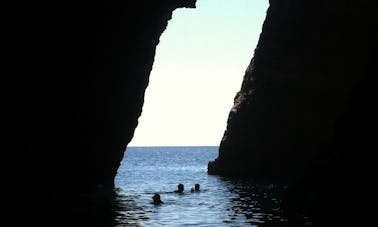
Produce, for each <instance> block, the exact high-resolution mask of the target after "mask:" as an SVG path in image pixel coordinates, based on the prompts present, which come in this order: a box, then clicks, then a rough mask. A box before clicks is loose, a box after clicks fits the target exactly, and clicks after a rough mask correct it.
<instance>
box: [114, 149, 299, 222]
mask: <svg viewBox="0 0 378 227" xmlns="http://www.w3.org/2000/svg"><path fill="white" fill-rule="evenodd" d="M217 149H218V148H217V147H130V148H128V149H127V151H126V153H125V157H124V160H123V161H122V164H121V166H120V168H119V170H118V175H117V177H116V187H117V195H118V196H117V203H118V204H119V205H118V208H117V209H118V211H117V212H116V217H115V219H116V226H130V225H131V226H191V225H193V226H243V225H247V226H292V225H290V223H289V221H288V220H287V219H286V218H284V217H283V215H282V214H281V210H280V203H281V196H282V193H283V192H284V190H285V188H286V187H285V186H283V185H272V184H264V185H262V184H256V183H253V182H252V181H249V180H235V179H234V180H232V179H227V178H222V177H219V176H212V175H208V174H207V163H208V161H210V160H214V159H215V158H216V157H217V155H218V150H217ZM179 183H182V184H184V186H185V191H184V193H183V194H179V193H174V192H173V191H174V190H176V189H177V185H178V184H179ZM196 183H199V184H200V185H201V190H200V192H199V193H192V192H190V189H191V187H194V184H196ZM154 193H159V194H160V195H161V199H162V201H163V202H164V204H162V205H153V204H152V196H153V194H154Z"/></svg>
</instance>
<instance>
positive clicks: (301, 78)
mask: <svg viewBox="0 0 378 227" xmlns="http://www.w3.org/2000/svg"><path fill="white" fill-rule="evenodd" d="M376 13H377V4H376V2H374V1H359V2H351V1H301V0H291V1H276V0H271V1H270V7H269V9H268V12H267V17H266V20H265V22H264V25H263V30H262V34H261V35H260V40H259V43H258V46H257V48H256V49H255V55H254V58H253V59H252V61H251V63H250V65H249V67H248V68H247V70H246V72H245V76H244V81H243V84H242V87H241V90H240V91H239V92H238V94H237V95H236V97H235V102H234V106H233V108H232V110H231V112H230V115H229V119H228V126H227V130H226V131H225V133H224V136H223V139H222V141H221V144H220V149H219V157H218V158H217V159H216V160H215V161H213V162H210V163H209V165H208V172H209V173H210V174H222V175H233V176H240V175H245V176H251V177H254V178H255V179H261V180H279V181H282V180H283V181H286V182H290V184H291V185H292V186H293V187H292V190H293V191H295V190H296V189H295V188H297V189H298V188H300V187H303V190H307V191H308V192H309V194H311V196H312V197H311V198H306V199H303V201H301V203H308V202H309V201H310V200H312V202H313V201H317V203H320V204H321V205H319V204H318V207H317V210H316V211H315V212H314V213H316V214H317V215H319V214H320V213H323V215H322V217H319V220H321V221H319V223H321V224H319V223H318V224H319V225H320V226H326V225H330V226H337V225H335V224H336V223H332V222H333V221H334V220H340V222H344V221H345V218H344V219H341V218H340V217H339V216H338V215H346V216H348V215H349V216H348V217H352V216H353V212H355V216H354V217H353V218H351V219H354V220H356V219H357V218H356V217H357V216H356V214H357V213H358V211H356V210H355V209H351V208H352V207H354V206H357V207H365V208H366V205H367V203H366V201H369V199H368V198H367V197H365V196H364V195H360V194H359V193H361V192H362V191H363V190H361V188H360V187H361V185H366V184H368V185H369V186H368V187H363V189H364V190H368V191H369V192H373V191H370V181H371V180H372V179H376V178H377V177H376V174H375V173H376V172H377V167H376V166H377V165H376V164H374V163H376V161H377V155H376V151H377V150H378V148H377V143H376V141H377V140H378V134H377V127H378V124H377V116H378V115H377V110H376V107H375V105H377V103H378V99H377V97H378V94H377V85H378V84H377V75H378V74H377V69H376V68H377V63H378V62H377V43H378V39H377V28H378V17H377V14H376ZM363 179H368V180H367V181H365V180H363ZM303 190H301V191H302V192H303ZM290 193H291V192H289V194H290ZM295 194H296V193H292V194H291V196H289V200H292V201H293V200H296V199H298V194H297V197H296V198H295ZM356 194H357V197H358V199H357V198H356V197H353V198H350V197H351V195H356ZM374 194H375V193H371V194H369V196H371V197H370V198H373V197H375V195H374ZM293 198H294V199H293ZM305 200H306V201H305ZM348 201H349V202H348ZM302 205H303V204H302ZM310 206H311V207H312V209H316V208H314V207H315V206H316V205H315V203H314V202H313V203H311V204H310ZM364 211H366V209H364ZM327 215H328V216H327ZM332 215H334V217H331V216H332ZM325 216H327V218H325ZM336 217H339V218H340V219H338V218H336ZM358 217H359V218H360V217H361V216H358ZM360 219H361V220H360V221H362V222H363V221H364V219H363V218H360Z"/></svg>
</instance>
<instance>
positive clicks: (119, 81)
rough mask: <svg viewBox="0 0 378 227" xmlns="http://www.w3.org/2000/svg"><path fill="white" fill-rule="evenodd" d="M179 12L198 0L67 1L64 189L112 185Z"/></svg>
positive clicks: (60, 182)
mask: <svg viewBox="0 0 378 227" xmlns="http://www.w3.org/2000/svg"><path fill="white" fill-rule="evenodd" d="M180 7H191V8H194V7H195V0H173V1H172V0H165V1H147V0H145V1H95V2H93V1H89V2H87V1H80V2H77V1H72V2H71V1H65V5H64V10H65V12H64V13H65V15H64V53H63V55H64V77H63V78H62V80H61V84H60V85H61V86H59V88H58V89H57V90H58V100H59V101H61V102H60V103H58V105H57V110H58V113H59V116H60V120H61V121H63V123H62V128H61V129H60V130H62V131H63V136H62V138H63V140H62V141H61V143H60V145H59V146H58V147H56V149H57V151H55V152H57V153H59V154H61V156H60V157H59V159H62V160H64V161H63V163H61V166H57V169H58V173H59V175H58V177H57V181H56V188H57V189H58V190H59V191H62V190H63V191H70V190H74V191H78V190H79V191H80V190H86V189H89V188H93V187H95V186H100V185H102V186H112V185H113V180H114V177H115V175H116V173H117V168H118V166H119V164H120V161H121V160H122V157H123V153H124V151H125V149H126V145H127V144H128V142H130V140H131V138H132V136H133V133H134V129H135V128H136V126H137V123H138V117H139V116H140V114H141V110H142V105H143V99H144V91H145V89H146V87H147V85H148V80H149V74H150V71H151V69H152V64H153V61H154V55H155V48H156V46H157V45H158V43H159V37H160V35H161V34H162V32H163V31H164V30H165V28H166V26H167V23H168V20H170V19H171V15H172V11H173V10H175V9H176V8H180Z"/></svg>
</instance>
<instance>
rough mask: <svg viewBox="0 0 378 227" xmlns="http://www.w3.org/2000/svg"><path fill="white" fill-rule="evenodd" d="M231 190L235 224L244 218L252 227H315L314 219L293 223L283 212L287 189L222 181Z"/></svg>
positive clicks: (301, 217) (280, 186) (304, 218)
mask: <svg viewBox="0 0 378 227" xmlns="http://www.w3.org/2000/svg"><path fill="white" fill-rule="evenodd" d="M222 180H223V181H224V183H225V185H226V187H227V188H228V190H229V191H230V192H231V193H232V196H231V197H230V198H229V199H230V202H231V207H230V209H232V211H233V213H232V216H231V217H230V218H231V220H235V219H238V218H239V217H240V216H243V217H244V218H245V220H244V223H248V224H250V225H251V226H280V227H285V226H290V227H295V226H311V225H312V223H311V221H310V219H309V218H308V217H306V216H299V217H296V218H295V219H293V218H291V219H289V218H288V217H287V215H285V212H284V210H282V208H281V204H282V198H283V196H284V195H285V192H286V190H287V186H286V185H279V184H259V183H255V182H253V181H252V180H245V179H244V180H243V179H232V178H222Z"/></svg>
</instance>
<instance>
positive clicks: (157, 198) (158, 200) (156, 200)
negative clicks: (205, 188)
mask: <svg viewBox="0 0 378 227" xmlns="http://www.w3.org/2000/svg"><path fill="white" fill-rule="evenodd" d="M199 191H200V185H199V184H195V185H194V188H191V189H190V192H199ZM174 192H176V193H184V185H183V184H178V185H177V190H175V191H174ZM152 199H153V204H155V205H158V204H161V203H164V202H163V201H161V198H160V195H159V193H155V194H154V196H152Z"/></svg>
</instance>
